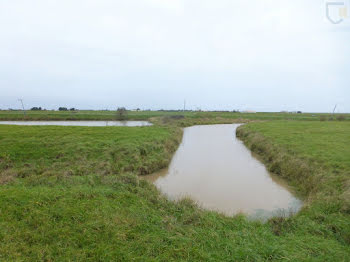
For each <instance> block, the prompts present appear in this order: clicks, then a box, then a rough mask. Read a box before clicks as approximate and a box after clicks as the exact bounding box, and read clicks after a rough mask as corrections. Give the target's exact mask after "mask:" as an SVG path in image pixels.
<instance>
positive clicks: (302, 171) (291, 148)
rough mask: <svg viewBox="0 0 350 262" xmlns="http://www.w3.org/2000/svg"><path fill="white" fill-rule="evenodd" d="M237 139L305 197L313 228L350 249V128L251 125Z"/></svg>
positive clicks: (338, 125)
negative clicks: (322, 229) (330, 233)
mask: <svg viewBox="0 0 350 262" xmlns="http://www.w3.org/2000/svg"><path fill="white" fill-rule="evenodd" d="M237 135H238V137H240V138H241V139H242V140H243V141H244V142H245V144H246V145H247V146H248V147H249V148H250V149H251V150H252V151H253V152H255V153H257V154H258V155H259V156H260V157H261V159H262V161H263V162H265V164H266V166H267V167H268V169H269V170H270V171H271V172H273V173H275V174H277V175H279V176H281V177H283V178H284V179H285V180H287V181H289V184H291V185H293V186H294V188H295V189H296V190H297V191H298V192H299V193H300V194H301V195H302V196H304V198H305V201H306V208H305V210H304V212H305V213H306V214H307V215H308V216H309V217H310V218H313V219H315V223H319V224H322V225H323V226H324V227H325V228H328V229H332V230H333V232H334V234H336V235H337V237H339V239H341V240H342V241H343V242H344V243H345V244H346V245H350V146H349V145H350V144H349V143H350V123H348V122H343V123H339V122H338V123H330V122H292V121H288V122H265V123H251V124H249V125H246V126H241V127H240V128H239V129H238V131H237Z"/></svg>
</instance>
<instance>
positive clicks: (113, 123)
mask: <svg viewBox="0 0 350 262" xmlns="http://www.w3.org/2000/svg"><path fill="white" fill-rule="evenodd" d="M0 125H21V126H151V125H152V124H151V123H150V122H147V121H0Z"/></svg>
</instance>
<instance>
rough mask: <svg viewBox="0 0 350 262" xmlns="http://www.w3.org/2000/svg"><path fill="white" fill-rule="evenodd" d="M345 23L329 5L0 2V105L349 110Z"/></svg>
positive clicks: (349, 41)
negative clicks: (331, 15) (331, 14)
mask: <svg viewBox="0 0 350 262" xmlns="http://www.w3.org/2000/svg"><path fill="white" fill-rule="evenodd" d="M348 9H349V10H350V7H349V8H348ZM336 14H338V13H337V10H336ZM348 20H350V19H348ZM347 22H349V21H345V22H344V23H342V24H339V25H333V24H331V23H330V22H329V21H328V20H327V19H326V17H325V5H324V0H308V1H305V0H264V1H261V0H250V1H246V0H215V1H214V0H119V1H118V0H82V1H80V0H74V1H72V0H57V1H50V0H42V1H35V0H32V1H28V0H0V108H2V109H7V108H19V107H20V104H19V102H18V98H23V100H24V103H25V106H26V107H27V108H29V107H32V106H42V107H45V108H49V109H52V108H57V107H58V106H67V107H77V108H80V109H114V108H116V107H117V106H125V107H127V108H137V107H140V108H142V109H178V108H182V107H183V101H184V99H186V101H187V108H188V109H197V108H201V109H202V110H208V109H209V110H218V109H225V110H233V109H240V110H248V109H250V110H257V111H281V110H302V111H308V112H329V111H332V110H333V107H334V105H335V104H338V110H339V111H338V112H350V27H349V26H348V25H347V24H348V23H347Z"/></svg>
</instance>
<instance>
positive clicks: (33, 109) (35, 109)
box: [30, 107, 42, 111]
mask: <svg viewBox="0 0 350 262" xmlns="http://www.w3.org/2000/svg"><path fill="white" fill-rule="evenodd" d="M30 110H32V111H41V110H42V109H41V107H32V108H31V109H30Z"/></svg>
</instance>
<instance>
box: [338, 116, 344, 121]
mask: <svg viewBox="0 0 350 262" xmlns="http://www.w3.org/2000/svg"><path fill="white" fill-rule="evenodd" d="M337 120H338V121H344V120H345V116H344V115H339V116H337Z"/></svg>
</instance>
